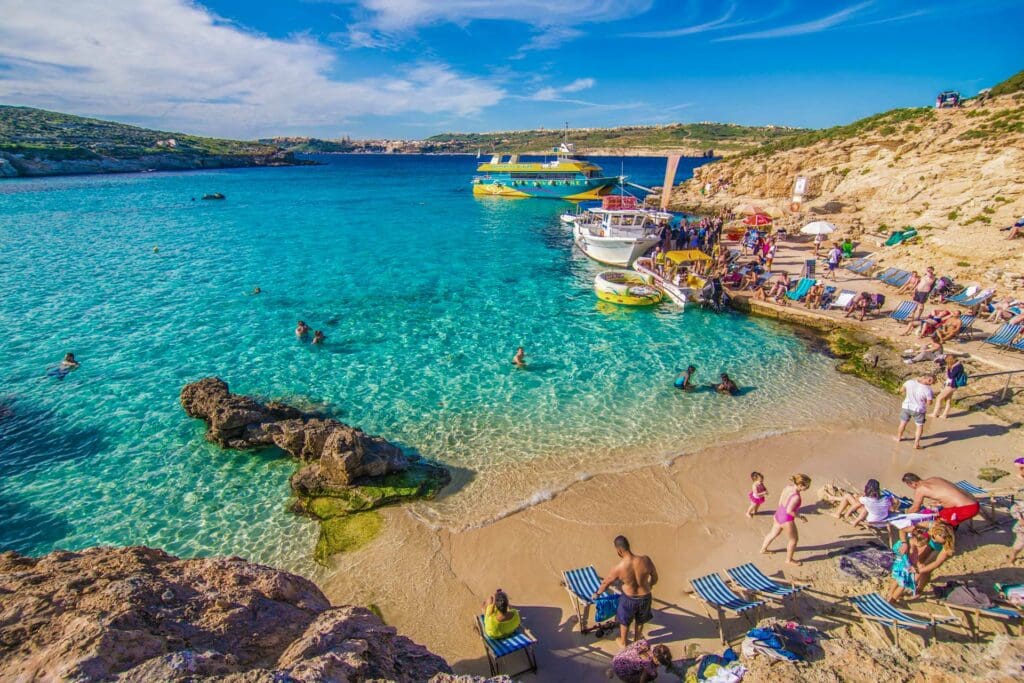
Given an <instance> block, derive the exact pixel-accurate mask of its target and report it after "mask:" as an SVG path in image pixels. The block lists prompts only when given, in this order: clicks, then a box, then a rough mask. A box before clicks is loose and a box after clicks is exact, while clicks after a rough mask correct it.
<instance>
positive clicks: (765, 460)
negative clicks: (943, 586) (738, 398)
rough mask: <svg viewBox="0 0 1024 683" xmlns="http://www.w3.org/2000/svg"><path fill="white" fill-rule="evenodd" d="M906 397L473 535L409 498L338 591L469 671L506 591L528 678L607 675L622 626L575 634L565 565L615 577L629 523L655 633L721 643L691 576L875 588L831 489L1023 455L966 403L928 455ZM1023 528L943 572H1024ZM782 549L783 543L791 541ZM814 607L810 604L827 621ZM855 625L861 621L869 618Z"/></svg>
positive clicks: (953, 475)
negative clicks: (776, 530)
mask: <svg viewBox="0 0 1024 683" xmlns="http://www.w3.org/2000/svg"><path fill="white" fill-rule="evenodd" d="M891 404H892V406H891V407H892V413H893V421H892V424H890V423H872V424H853V423H850V424H833V425H814V426H813V427H811V428H808V429H806V430H802V431H795V432H791V433H786V434H781V435H776V436H771V437H768V438H764V439H760V440H757V441H751V442H746V443H737V444H726V445H723V446H721V447H718V448H713V449H708V450H706V451H703V452H700V453H698V454H694V455H687V456H683V457H680V458H678V459H677V460H675V461H674V462H673V463H671V464H670V465H667V466H653V467H644V468H641V469H638V470H635V471H632V472H627V473H621V474H608V475H598V476H595V477H593V478H591V479H589V480H587V481H582V482H580V483H578V484H576V485H574V486H572V487H570V488H569V489H568V490H566V491H564V492H563V493H561V494H559V495H557V496H556V497H554V498H553V499H552V500H549V501H545V502H542V503H540V504H538V505H536V506H534V507H531V508H529V509H527V510H524V511H522V512H519V513H517V514H514V515H511V516H509V517H506V518H504V519H501V520H499V521H497V522H495V523H492V524H490V525H488V526H485V527H482V528H478V529H471V530H468V531H463V532H460V533H455V534H453V533H449V532H447V531H446V530H444V529H432V528H430V526H428V525H427V524H425V523H423V522H421V521H419V520H418V519H417V518H416V517H415V515H413V514H411V513H410V512H409V511H408V510H404V509H389V510H387V511H386V516H387V521H388V523H387V525H386V531H385V532H384V534H383V535H382V536H381V537H379V538H378V539H376V540H375V541H374V542H373V543H372V544H371V545H370V546H368V547H367V548H365V549H363V550H361V551H359V552H356V553H353V554H351V555H345V556H339V557H338V558H336V563H337V564H336V565H335V572H334V573H333V575H331V576H330V577H329V578H328V579H327V580H326V582H325V585H324V588H325V592H326V593H327V595H328V596H329V597H331V598H332V599H335V600H345V601H355V602H362V603H366V604H370V603H372V604H376V605H377V606H378V607H379V608H380V609H381V611H382V613H383V615H384V618H385V620H386V621H387V622H388V623H390V624H392V625H394V626H396V627H398V628H399V629H400V630H401V631H402V632H404V633H408V634H409V635H410V636H411V637H413V638H414V639H416V640H417V641H419V642H422V643H424V644H425V645H427V647H429V648H430V649H432V650H433V651H435V652H439V653H441V654H442V655H443V656H445V657H446V658H447V659H448V660H449V661H450V662H452V664H453V667H454V668H455V670H456V671H457V672H460V673H476V674H486V673H488V671H487V662H486V659H485V658H484V652H483V648H482V645H481V643H480V640H479V637H478V636H477V635H476V634H475V632H474V631H473V627H472V624H473V618H474V615H475V614H476V611H477V609H478V608H479V605H480V604H481V602H482V601H483V600H484V599H485V598H486V596H487V595H488V594H489V593H490V592H491V591H493V590H494V589H495V588H498V587H500V588H503V589H504V590H505V591H506V592H508V594H509V595H510V597H511V600H512V603H513V605H515V606H518V607H519V608H520V610H521V612H522V614H523V617H524V621H525V623H526V624H527V626H528V628H529V630H530V631H531V632H532V633H533V634H534V635H535V636H536V637H537V638H538V639H539V640H540V646H539V648H538V658H539V665H540V670H539V672H538V674H536V676H534V675H532V674H527V675H524V676H523V678H524V680H543V681H573V680H577V681H578V680H602V679H603V672H604V670H605V669H606V668H607V667H608V664H609V662H610V659H611V656H612V655H613V654H614V653H615V652H616V651H617V649H616V646H615V644H614V641H613V639H612V636H605V637H604V638H596V637H595V636H594V635H588V636H586V637H584V636H581V635H579V633H578V632H577V631H575V630H574V628H575V621H576V617H575V614H574V612H573V611H572V609H571V606H570V604H569V602H568V599H567V596H566V593H565V590H564V589H563V588H562V587H561V586H560V584H559V581H560V572H561V571H562V570H565V569H571V568H575V567H580V566H585V565H588V564H593V565H595V566H596V567H597V569H598V572H599V573H602V574H603V573H604V572H605V571H607V569H608V568H610V567H611V566H612V565H613V564H614V561H615V560H616V556H615V553H614V550H613V548H612V543H611V541H612V538H613V537H614V536H615V535H617V534H625V535H626V536H628V537H629V539H630V540H631V542H632V543H633V545H634V548H635V549H636V551H637V552H640V553H644V554H648V555H650V557H651V558H652V559H653V560H654V562H655V563H656V564H657V567H658V571H659V574H660V577H661V578H660V582H659V583H658V585H657V587H656V589H655V591H654V597H655V609H656V613H655V619H654V622H653V623H652V624H651V625H650V627H649V628H648V631H647V633H648V635H649V636H650V637H651V638H652V639H653V640H655V641H656V642H661V643H665V644H667V645H668V646H669V647H670V648H672V650H673V654H674V656H676V657H680V656H682V654H683V649H684V647H685V646H686V645H689V644H690V643H696V644H697V646H698V648H699V649H700V651H709V652H710V651H715V650H719V649H720V646H719V643H718V637H717V630H716V624H715V622H714V621H712V620H710V619H708V618H707V616H706V615H705V613H704V611H703V608H702V606H701V605H700V604H699V603H698V602H697V601H696V600H694V599H693V598H692V597H690V596H688V595H687V594H686V592H687V590H688V588H689V586H688V580H689V579H691V578H695V577H697V576H701V575H703V574H706V573H708V572H712V571H722V570H724V569H725V568H727V567H731V566H736V565H738V564H741V563H744V562H748V561H753V562H755V563H756V564H758V565H759V566H760V567H761V568H762V569H763V570H764V571H765V572H766V573H767V574H769V575H775V576H785V577H786V578H788V579H791V580H801V581H807V582H809V583H813V584H814V585H815V586H816V590H817V591H820V593H818V594H817V595H816V597H818V598H820V599H822V600H825V601H827V602H828V601H831V602H836V603H838V602H839V601H840V600H841V596H842V595H851V594H855V593H858V592H865V590H867V589H869V588H871V586H869V585H867V584H865V583H864V582H861V583H857V582H854V581H850V582H847V583H844V582H842V581H840V580H839V579H838V575H837V572H836V569H835V567H836V561H835V559H834V558H835V556H836V554H837V553H838V552H839V551H841V550H842V549H843V548H845V547H848V546H850V545H854V544H858V543H863V542H865V541H866V540H868V536H866V535H865V534H864V533H861V532H857V531H855V530H854V529H853V528H852V527H850V526H848V525H846V524H844V523H841V522H838V521H836V520H834V519H833V518H832V517H830V516H828V515H827V514H824V513H823V512H822V510H823V509H824V508H823V506H820V505H818V503H817V495H816V493H815V492H816V491H817V490H818V489H819V488H820V487H821V486H822V485H824V484H825V483H828V482H830V481H837V482H843V481H846V480H849V481H851V482H855V483H857V484H858V485H860V484H862V482H863V481H864V480H865V479H867V478H868V477H875V478H878V479H879V480H881V481H882V483H883V485H884V486H890V487H892V488H893V489H894V490H896V491H897V492H901V493H904V494H906V493H907V491H906V490H904V487H903V486H902V484H900V482H899V479H900V476H901V475H902V474H903V473H904V472H907V471H913V472H916V473H918V474H920V475H922V476H925V475H940V476H944V477H947V478H950V479H953V480H954V481H955V480H959V479H968V480H975V475H976V474H977V470H978V468H979V467H981V466H985V465H998V466H1001V467H1003V468H1004V469H1010V467H1009V463H1010V462H1011V461H1012V457H1013V455H1012V454H1019V453H1020V451H1021V435H1020V433H1019V432H1018V431H1016V430H1012V429H1010V428H1008V427H1007V426H1005V425H1003V424H1000V423H998V422H997V421H995V420H994V419H992V418H990V417H988V416H986V415H983V414H974V413H968V414H965V413H963V412H962V411H955V412H954V413H953V414H951V417H950V418H949V419H948V420H944V421H929V424H928V426H927V428H926V432H925V434H926V436H925V440H924V444H925V448H924V449H922V450H920V451H915V450H914V449H913V448H912V446H911V444H910V442H908V441H904V442H903V443H901V444H897V443H895V442H894V440H893V436H892V433H893V430H894V427H895V418H896V415H897V413H898V405H899V403H898V401H897V399H895V398H892V399H891ZM753 469H756V470H759V471H761V472H763V473H765V475H766V484H767V486H768V487H769V496H768V503H767V504H766V505H765V506H764V508H762V510H761V512H760V514H759V515H758V516H757V517H756V518H755V519H753V520H749V519H747V518H746V517H745V516H744V511H745V509H746V505H747V501H746V495H745V494H746V491H747V490H748V488H749V476H748V475H749V472H750V471H751V470H753ZM795 472H805V473H807V474H808V475H810V477H811V478H812V479H813V484H812V486H811V490H810V491H809V492H808V494H807V495H806V496H805V507H804V511H805V513H806V514H807V518H808V522H807V523H806V524H801V525H800V527H799V531H800V534H801V544H800V550H799V551H798V554H797V558H798V559H800V560H803V563H804V564H803V566H801V567H790V566H787V565H785V564H784V562H783V560H784V558H783V554H782V553H781V552H775V553H773V554H770V555H767V556H764V555H759V554H758V552H757V551H758V547H759V544H760V541H761V539H762V537H763V535H764V534H765V532H766V531H767V530H768V528H769V527H770V525H771V517H770V515H771V513H772V511H773V510H774V507H775V506H774V503H775V501H776V500H777V496H778V494H779V491H780V489H781V487H782V486H783V485H784V484H785V483H786V479H787V478H788V476H790V475H791V474H792V473H795ZM456 495H458V494H456ZM1011 538H1012V535H1011V534H1009V533H992V534H987V535H984V536H980V537H979V536H974V535H971V534H968V533H961V534H960V541H961V546H960V547H961V549H962V550H961V553H960V554H959V555H958V556H957V557H956V558H954V560H952V561H951V562H950V563H949V564H948V565H947V566H946V567H944V568H943V570H942V572H941V574H940V577H939V578H946V577H947V576H949V577H951V576H956V575H959V574H962V573H965V572H966V573H978V572H983V573H985V575H986V576H988V575H989V573H990V572H992V571H1001V572H1002V573H1001V574H1000V576H1001V578H1002V579H1003V580H1007V579H1009V578H1015V580H1020V579H1022V578H1024V569H1015V570H1005V569H1001V568H1004V567H1005V556H1006V545H1007V544H1008V543H1009V542H1010V539H1011ZM781 547H782V546H781V544H779V543H778V542H777V545H776V548H781ZM805 608H806V606H805ZM814 611H815V610H814V609H813V608H812V609H811V613H807V614H803V615H802V616H804V617H805V618H810V619H811V622H812V623H817V615H815V614H813V612H814ZM768 614H775V615H777V616H781V613H777V612H769V613H768ZM846 621H847V622H849V619H847V620H846ZM820 625H821V626H822V628H825V629H826V630H829V631H832V630H833V629H834V628H835V627H836V626H835V623H834V622H831V623H826V622H822V623H821V624H820ZM733 627H734V628H735V632H737V633H740V632H742V630H744V629H743V628H742V624H741V623H740V622H739V621H738V620H736V621H734V622H733ZM844 628H850V626H846V627H844ZM852 628H853V629H854V630H855V631H854V632H856V629H858V628H859V627H856V626H853V627H852ZM748 680H757V678H756V676H755V677H754V678H750V677H749V676H748Z"/></svg>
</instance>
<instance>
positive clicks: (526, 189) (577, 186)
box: [473, 177, 619, 201]
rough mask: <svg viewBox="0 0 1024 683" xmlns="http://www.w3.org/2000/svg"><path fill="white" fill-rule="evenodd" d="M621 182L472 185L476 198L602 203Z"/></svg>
mask: <svg viewBox="0 0 1024 683" xmlns="http://www.w3.org/2000/svg"><path fill="white" fill-rule="evenodd" d="M618 182H619V179H618V178H581V179H578V180H564V181H563V180H537V181H516V180H511V179H508V178H502V177H494V178H489V179H488V178H480V179H477V180H474V181H473V196H475V197H518V198H527V197H529V198H533V199H568V200H570V201H583V200H587V199H600V198H601V197H603V196H604V195H606V194H608V193H609V192H611V191H612V190H613V189H614V188H615V186H616V184H617V183H618Z"/></svg>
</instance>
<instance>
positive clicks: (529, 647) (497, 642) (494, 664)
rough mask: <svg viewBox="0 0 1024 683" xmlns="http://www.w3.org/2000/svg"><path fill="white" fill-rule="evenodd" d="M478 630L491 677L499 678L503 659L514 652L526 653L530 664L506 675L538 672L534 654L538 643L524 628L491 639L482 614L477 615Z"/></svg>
mask: <svg viewBox="0 0 1024 683" xmlns="http://www.w3.org/2000/svg"><path fill="white" fill-rule="evenodd" d="M476 628H477V631H479V633H480V638H481V639H483V641H484V650H485V651H486V653H487V663H488V664H489V665H490V666H491V675H492V676H497V675H498V674H499V673H501V671H500V668H499V667H500V663H501V660H502V658H503V657H507V656H509V655H510V654H512V653H514V652H519V651H520V650H522V651H524V652H525V654H526V661H527V662H528V663H529V666H527V667H526V668H525V669H522V670H521V671H517V672H515V673H510V674H506V675H508V676H518V675H519V674H524V673H526V672H527V671H536V670H537V657H536V655H535V654H534V652H533V646H534V645H536V643H537V641H536V640H535V639H534V638H531V637H530V636H529V635H527V634H526V632H525V631H523V629H522V627H520V628H518V629H517V630H516V632H515V633H513V634H512V635H510V636H506V637H505V638H491V637H490V636H488V635H487V633H486V632H485V631H484V617H483V615H482V614H480V615H477V618H476Z"/></svg>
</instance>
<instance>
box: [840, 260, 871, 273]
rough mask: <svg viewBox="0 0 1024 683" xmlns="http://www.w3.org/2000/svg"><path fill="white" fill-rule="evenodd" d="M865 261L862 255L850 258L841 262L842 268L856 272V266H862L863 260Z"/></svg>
mask: <svg viewBox="0 0 1024 683" xmlns="http://www.w3.org/2000/svg"><path fill="white" fill-rule="evenodd" d="M865 261H867V259H866V258H864V257H861V258H855V259H851V260H849V261H846V262H845V263H844V264H843V268H845V269H846V270H848V271H850V272H851V273H856V272H858V271H857V269H858V268H861V267H863V266H864V262H865Z"/></svg>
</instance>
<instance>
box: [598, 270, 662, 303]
mask: <svg viewBox="0 0 1024 683" xmlns="http://www.w3.org/2000/svg"><path fill="white" fill-rule="evenodd" d="M594 294H596V295H597V298H598V299H600V300H601V301H607V302H609V303H613V304H620V305H622V306H653V305H654V304H659V303H661V300H662V299H663V298H664V294H662V293H661V291H660V290H658V289H657V288H656V287H652V286H651V284H650V283H649V282H648V278H645V277H642V276H640V275H637V274H635V273H629V272H622V271H609V272H605V273H599V274H598V275H597V277H596V278H594Z"/></svg>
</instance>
